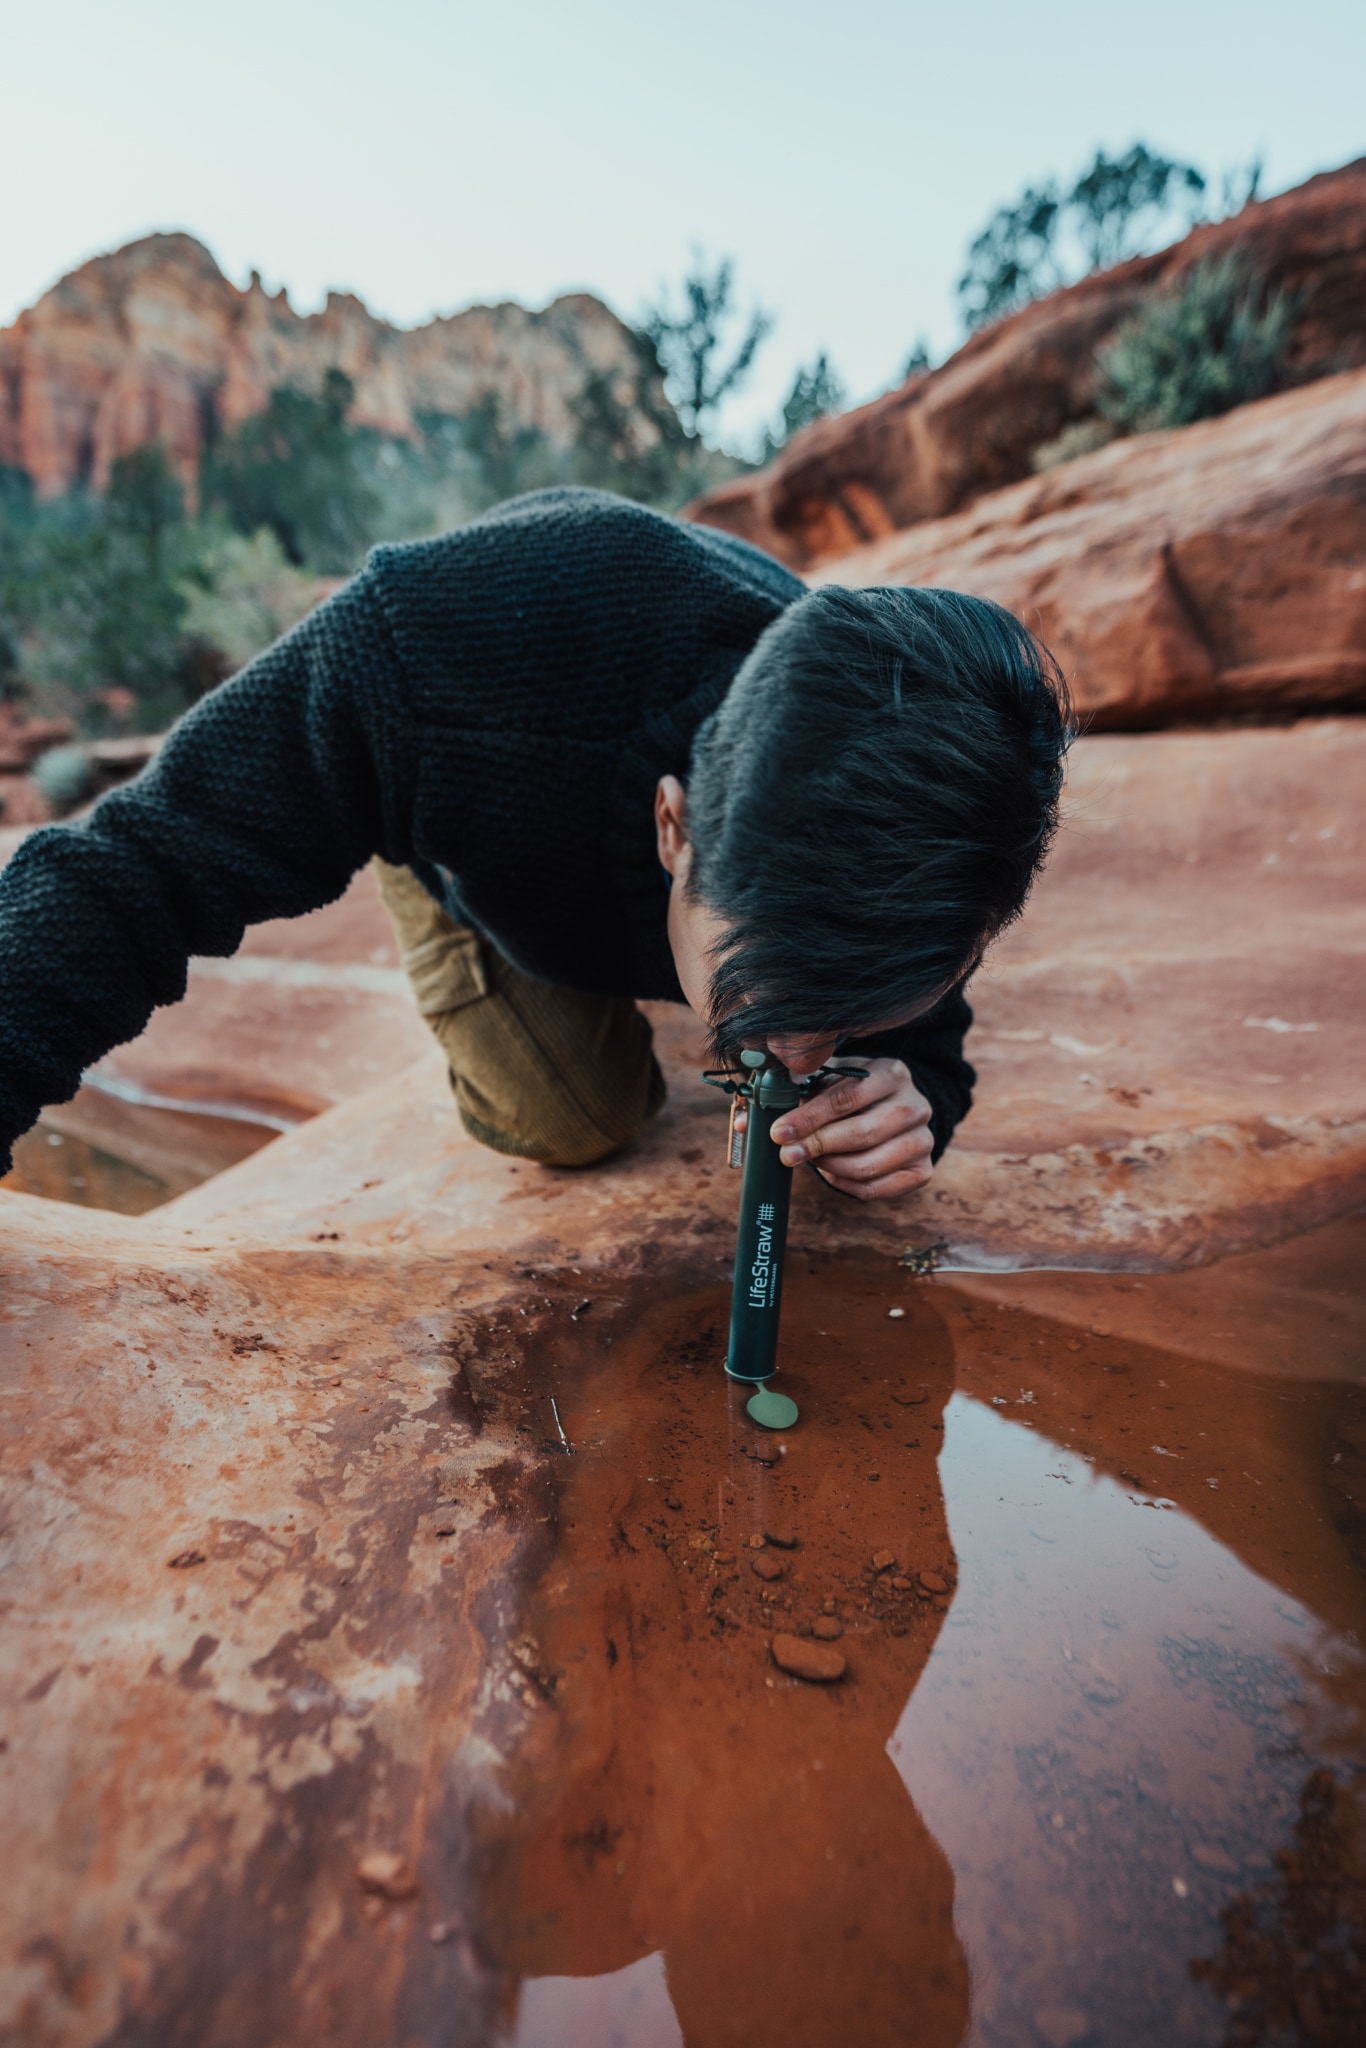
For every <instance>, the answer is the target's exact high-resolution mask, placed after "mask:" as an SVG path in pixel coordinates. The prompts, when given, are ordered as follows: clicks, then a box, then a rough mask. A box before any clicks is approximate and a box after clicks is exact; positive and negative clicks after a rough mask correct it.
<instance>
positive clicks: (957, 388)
mask: <svg viewBox="0 0 1366 2048" xmlns="http://www.w3.org/2000/svg"><path fill="white" fill-rule="evenodd" d="M1233 249H1236V250H1238V252H1239V253H1240V254H1241V255H1242V257H1243V258H1244V260H1245V261H1246V263H1247V265H1248V267H1249V269H1251V270H1253V271H1255V272H1256V273H1257V274H1258V275H1260V276H1261V277H1263V278H1264V279H1265V280H1266V282H1267V283H1268V285H1270V286H1271V287H1272V288H1273V289H1279V290H1285V291H1288V292H1291V293H1294V294H1295V295H1296V297H1297V298H1298V300H1299V303H1300V309H1301V310H1300V318H1299V322H1298V326H1297V330H1296V335H1295V341H1294V346H1293V353H1292V361H1291V379H1292V381H1293V382H1297V383H1301V382H1308V381H1310V380H1311V379H1313V378H1315V377H1320V376H1323V375H1325V374H1327V373H1329V372H1331V371H1334V370H1342V369H1350V368H1353V367H1356V366H1358V365H1360V364H1362V363H1366V158H1361V159H1359V160H1358V161H1357V162H1356V163H1353V164H1349V165H1347V167H1346V168H1345V169H1343V170H1340V171H1331V172H1325V173H1324V174H1323V175H1322V176H1320V177H1316V178H1311V179H1309V181H1308V183H1307V184H1304V185H1300V186H1298V187H1296V189H1295V190H1294V191H1291V192H1284V193H1282V194H1281V195H1280V196H1279V197H1278V198H1275V199H1268V200H1265V201H1262V202H1261V203H1259V204H1257V205H1254V206H1248V207H1245V208H1244V209H1243V211H1242V212H1241V213H1240V214H1238V215H1237V216H1236V217H1235V218H1234V219H1232V220H1226V221H1219V222H1217V223H1215V224H1213V225H1211V226H1208V227H1201V228H1197V229H1195V231H1194V232H1193V233H1192V234H1190V235H1188V236H1187V237H1186V238H1185V240H1184V241H1182V242H1178V243H1177V244H1176V245H1175V246H1174V247H1173V248H1170V249H1164V250H1162V251H1160V252H1159V253H1158V254H1157V255H1154V256H1138V257H1135V258H1134V259H1133V260H1132V261H1131V262H1129V263H1123V264H1120V265H1119V266H1118V267H1117V268H1116V269H1114V270H1109V271H1105V272H1103V273H1102V274H1101V275H1099V276H1097V277H1088V278H1086V279H1085V280H1084V281H1083V282H1082V283H1081V284H1077V285H1073V286H1071V287H1069V288H1068V289H1066V290H1063V291H1057V292H1054V293H1052V294H1051V296H1050V297H1048V298H1046V299H1041V300H1039V301H1038V302H1037V303H1036V304H1034V305H1032V306H1026V307H1025V308H1024V309H1023V310H1022V311H1021V312H1019V313H1016V314H1013V315H1012V316H1011V317H1010V318H1009V319H1006V320H1000V321H998V322H996V323H995V324H994V325H993V326H991V327H988V328H984V329H983V330H982V332H981V333H979V334H975V335H973V337H972V339H971V340H970V341H968V342H967V343H966V344H965V345H964V346H963V347H962V348H961V349H959V351H958V353H957V354H956V355H954V356H951V357H950V358H949V360H948V362H946V363H944V364H943V365H942V366H941V367H940V368H939V369H937V370H932V371H930V372H928V373H927V374H925V375H923V376H917V377H913V378H911V379H910V381H909V382H908V383H906V384H904V385H902V387H901V388H900V390H898V391H891V392H888V393H887V395H886V396H885V397H883V398H879V399H876V400H874V402H873V403H872V404H871V405H865V406H860V407H859V408H858V409H857V410H856V411H854V412H851V413H846V414H844V415H843V416H842V417H841V418H838V419H831V420H821V421H818V422H817V424H816V425H815V426H814V427H810V428H808V429H807V431H806V432H805V433H804V434H800V435H798V437H797V438H796V440H795V441H794V442H793V443H792V445H791V447H790V448H788V449H786V450H785V451H784V452H783V454H782V455H780V456H779V457H778V459H777V461H775V462H774V463H772V464H770V466H769V467H768V468H767V469H765V470H762V471H760V472H759V473H758V474H757V475H754V476H748V477H744V478H742V479H741V480H739V481H738V482H736V483H734V484H730V485H727V486H725V487H724V488H722V489H721V490H718V491H712V492H710V493H709V494H708V495H707V496H706V497H704V498H700V499H698V500H697V502H696V503H695V504H694V505H693V506H692V507H691V508H690V509H691V516H692V517H693V518H695V519H699V520H701V521H703V522H704V523H705V524H707V525H710V526H720V527H723V528H725V529H726V531H728V532H730V533H737V534H740V535H741V536H742V537H743V538H744V539H745V540H748V541H752V542H753V543H754V544H755V546H757V547H761V548H765V549H767V550H768V552H769V553H770V554H774V555H776V556H778V558H779V559H780V560H781V561H784V562H787V563H789V564H790V565H791V566H792V567H793V568H796V569H807V568H810V567H811V566H812V565H813V564H815V563H817V562H824V561H829V560H831V559H833V558H834V557H836V556H840V555H844V554H847V553H848V552H849V551H850V549H852V548H855V547H859V546H861V545H862V544H864V543H866V542H868V541H874V540H878V539H881V538H883V537H884V536H886V535H887V534H890V533H894V532H897V531H899V530H900V529H902V528H905V527H908V526H914V525H916V524H917V523H918V522H919V521H920V520H923V519H937V518H941V517H943V515H944V514H946V513H951V512H956V511H957V510H959V508H960V507H961V506H963V505H965V504H967V503H968V502H970V500H972V499H974V498H976V497H979V496H980V495H981V493H982V492H983V491H989V490H993V489H996V488H998V487H999V486H1000V485H1002V484H1010V483H1015V482H1018V481H1019V480H1020V479H1021V478H1023V477H1026V476H1028V475H1029V473H1030V462H1031V457H1032V455H1033V453H1034V450H1035V449H1036V448H1038V447H1039V446H1040V445H1041V444H1042V443H1043V442H1045V441H1048V440H1051V439H1052V438H1053V437H1054V436H1055V435H1056V434H1057V433H1059V432H1060V431H1061V429H1062V428H1063V427H1065V426H1066V425H1068V424H1069V423H1070V422H1071V421H1073V420H1076V419H1080V418H1083V417H1085V416H1086V415H1087V414H1088V413H1089V412H1090V411H1091V410H1092V404H1093V384H1094V376H1095V352H1096V349H1097V347H1098V345H1099V344H1100V343H1101V342H1103V341H1104V340H1105V339H1106V337H1107V336H1108V335H1110V334H1111V333H1113V331H1114V329H1115V328H1116V327H1117V326H1118V325H1119V323H1120V321H1121V320H1123V319H1125V318H1126V317H1127V316H1128V315H1129V314H1130V313H1132V312H1133V310H1134V308H1135V306H1136V305H1137V303H1138V300H1139V298H1140V296H1141V294H1142V293H1144V292H1145V291H1147V290H1149V289H1150V288H1151V287H1152V286H1153V285H1155V284H1158V283H1170V282H1173V281H1174V280H1176V279H1178V278H1180V277H1181V276H1183V275H1184V274H1185V273H1186V272H1188V271H1189V270H1190V269H1191V268H1192V267H1193V265H1195V264H1196V263H1199V262H1201V261H1203V260H1204V259H1206V258H1207V257H1211V256H1222V255H1224V254H1226V253H1227V252H1229V251H1230V250H1233Z"/></svg>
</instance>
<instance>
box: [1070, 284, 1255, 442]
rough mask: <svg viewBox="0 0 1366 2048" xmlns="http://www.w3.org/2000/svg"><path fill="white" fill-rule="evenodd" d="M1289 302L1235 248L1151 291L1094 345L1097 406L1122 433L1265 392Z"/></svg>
mask: <svg viewBox="0 0 1366 2048" xmlns="http://www.w3.org/2000/svg"><path fill="white" fill-rule="evenodd" d="M1294 324H1295V306H1294V303H1293V302H1292V301H1291V300H1290V299H1289V298H1287V297H1286V295H1285V294H1284V293H1281V292H1277V293H1271V294H1267V293H1266V292H1265V291H1264V290H1263V289H1262V288H1261V286H1260V285H1259V284H1258V282H1257V281H1256V280H1255V279H1253V278H1250V277H1249V276H1248V275H1247V273H1246V271H1245V270H1244V269H1243V267H1242V265H1241V264H1240V263H1239V262H1238V259H1237V258H1236V256H1223V257H1217V258H1213V259H1211V260H1210V261H1208V262H1205V263H1200V264H1197V265H1196V266H1195V268H1194V269H1192V270H1190V271H1188V272H1187V274H1186V276H1185V277H1184V278H1183V279H1182V280H1181V282H1180V283H1179V284H1178V285H1176V286H1175V287H1174V288H1171V289H1168V290H1159V291H1155V292H1153V293H1151V294H1150V295H1149V297H1148V299H1147V300H1146V302H1145V303H1144V305H1143V306H1142V307H1141V308H1140V310H1139V311H1138V312H1137V313H1135V314H1134V315H1133V317H1132V318H1131V319H1129V320H1126V321H1125V322H1124V323H1123V325H1122V326H1121V327H1120V328H1119V329H1118V330H1117V331H1116V333H1115V335H1114V337H1113V339H1112V340H1110V341H1109V342H1107V343H1106V344H1105V346H1104V347H1103V348H1101V349H1100V350H1098V351H1097V358H1096V359H1097V363H1098V365H1099V370H1100V377H1099V383H1098V389H1097V405H1098V407H1099V410H1100V412H1101V413H1102V414H1103V415H1104V417H1105V418H1106V419H1107V420H1109V421H1110V422H1111V423H1112V425H1113V426H1115V427H1116V428H1117V429H1118V430H1119V431H1120V432H1121V433H1137V434H1145V433H1151V432H1152V431H1153V430H1154V429H1155V428H1158V427H1184V426H1189V425H1190V424H1191V422H1192V421H1194V420H1204V419H1212V418H1214V417H1215V416H1216V415H1217V414H1219V413H1224V412H1231V411H1232V409H1233V408H1234V406H1237V405H1246V404H1247V403H1248V401H1249V400H1250V399H1254V398H1265V397H1266V395H1267V393H1268V392H1270V391H1274V390H1275V388H1276V385H1277V383H1278V382H1279V379H1280V372H1281V367H1282V364H1283V362H1284V359H1285V352H1286V347H1287V345H1288V343H1289V340H1290V336H1291V332H1292V330H1293V328H1294Z"/></svg>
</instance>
